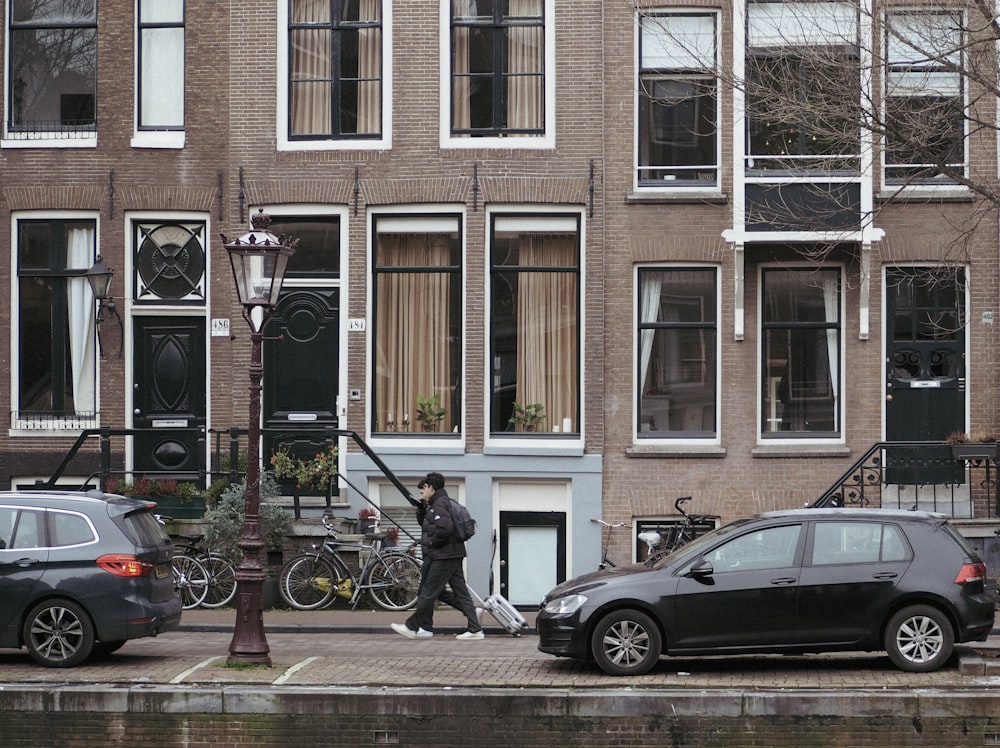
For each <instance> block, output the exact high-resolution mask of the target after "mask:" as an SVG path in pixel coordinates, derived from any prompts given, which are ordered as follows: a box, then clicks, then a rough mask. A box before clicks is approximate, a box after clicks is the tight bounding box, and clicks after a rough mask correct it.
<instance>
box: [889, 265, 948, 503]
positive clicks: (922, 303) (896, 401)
mask: <svg viewBox="0 0 1000 748" xmlns="http://www.w3.org/2000/svg"><path fill="white" fill-rule="evenodd" d="M963 293H964V292H963V283H962V277H961V275H960V273H959V271H956V270H954V269H941V268H912V267H911V268H893V269H891V270H889V271H888V273H887V275H886V299H887V304H886V326H887V330H886V340H887V346H886V347H887V350H886V390H885V393H886V394H885V399H886V407H885V413H886V439H887V440H888V441H944V440H945V439H947V438H948V435H949V434H951V433H952V432H955V431H965V303H964V295H963ZM911 452H912V454H911ZM887 457H888V460H887V461H888V467H889V469H888V470H887V480H888V482H890V483H914V484H931V483H950V482H954V481H955V480H956V479H959V480H960V479H961V477H960V475H956V465H955V463H954V462H953V461H952V460H951V453H950V451H949V450H948V449H947V448H946V447H942V448H941V450H940V454H939V455H936V456H935V455H930V454H929V452H928V450H922V451H920V452H919V453H917V452H916V451H914V450H906V449H893V450H890V452H889V454H888V456H887Z"/></svg>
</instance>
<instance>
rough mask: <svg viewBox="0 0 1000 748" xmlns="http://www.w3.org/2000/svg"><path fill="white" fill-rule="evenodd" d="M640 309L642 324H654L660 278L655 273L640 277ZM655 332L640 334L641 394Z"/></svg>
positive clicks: (657, 309)
mask: <svg viewBox="0 0 1000 748" xmlns="http://www.w3.org/2000/svg"><path fill="white" fill-rule="evenodd" d="M641 293H642V309H640V310H639V315H640V317H639V319H640V321H642V322H646V323H648V322H656V315H657V312H658V311H659V309H660V278H659V275H658V274H657V273H643V276H642V289H641ZM655 336H656V330H643V331H642V332H641V333H640V336H639V338H640V343H639V364H640V371H641V372H642V379H641V380H640V381H639V386H640V388H641V390H642V392H645V391H646V378H647V377H648V376H649V360H650V357H651V356H652V353H653V339H654V337H655Z"/></svg>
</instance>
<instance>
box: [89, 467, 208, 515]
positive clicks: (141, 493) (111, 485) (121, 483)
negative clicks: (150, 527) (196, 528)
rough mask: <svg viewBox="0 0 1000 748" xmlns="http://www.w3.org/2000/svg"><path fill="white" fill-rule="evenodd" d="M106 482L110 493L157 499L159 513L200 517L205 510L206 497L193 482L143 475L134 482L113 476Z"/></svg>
mask: <svg viewBox="0 0 1000 748" xmlns="http://www.w3.org/2000/svg"><path fill="white" fill-rule="evenodd" d="M106 485H107V489H108V493H117V494H121V495H122V496H131V497H133V498H137V499H149V500H150V501H155V502H156V508H157V513H158V514H163V515H165V516H168V517H170V518H172V519H199V518H200V517H201V516H202V515H203V514H204V513H205V497H204V495H203V494H202V491H201V489H200V488H198V486H197V485H196V484H194V483H191V482H189V481H181V482H178V481H177V480H176V479H175V478H149V477H146V476H139V477H137V478H136V479H135V480H134V481H129V480H126V479H124V478H109V479H108V481H107V484H106Z"/></svg>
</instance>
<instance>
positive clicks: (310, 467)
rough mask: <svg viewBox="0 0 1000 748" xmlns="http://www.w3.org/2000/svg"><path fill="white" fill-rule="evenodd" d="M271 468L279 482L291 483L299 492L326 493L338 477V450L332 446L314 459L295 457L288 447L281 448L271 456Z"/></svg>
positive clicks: (318, 453) (317, 454)
mask: <svg viewBox="0 0 1000 748" xmlns="http://www.w3.org/2000/svg"><path fill="white" fill-rule="evenodd" d="M271 468H272V469H273V470H274V477H275V478H277V479H278V480H282V481H289V482H292V483H294V484H295V487H296V488H297V489H299V490H302V489H303V488H307V489H316V490H319V491H325V490H326V488H327V486H329V485H330V483H331V481H332V480H333V479H334V477H336V475H337V469H338V468H337V448H336V447H334V446H330V447H329V448H328V449H326V450H325V451H323V452H317V453H316V454H315V455H314V456H313V457H310V458H308V459H302V458H299V457H294V456H293V455H292V454H291V453H290V452H289V450H288V447H281V448H279V449H278V451H276V452H275V453H274V454H273V455H271Z"/></svg>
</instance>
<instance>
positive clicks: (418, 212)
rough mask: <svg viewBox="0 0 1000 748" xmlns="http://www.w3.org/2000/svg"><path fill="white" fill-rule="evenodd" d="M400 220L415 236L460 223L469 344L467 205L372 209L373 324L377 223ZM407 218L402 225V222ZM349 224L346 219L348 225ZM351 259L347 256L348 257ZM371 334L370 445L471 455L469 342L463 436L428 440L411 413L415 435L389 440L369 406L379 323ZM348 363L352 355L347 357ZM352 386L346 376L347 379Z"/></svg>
mask: <svg viewBox="0 0 1000 748" xmlns="http://www.w3.org/2000/svg"><path fill="white" fill-rule="evenodd" d="M392 217H397V218H396V221H394V223H396V226H397V227H403V226H405V224H404V223H403V222H404V221H405V222H406V224H409V226H410V228H409V229H408V230H413V231H426V232H433V231H435V230H441V229H443V228H447V226H448V222H450V221H453V220H454V219H456V218H457V219H458V222H459V246H460V250H459V253H460V257H461V261H462V269H461V271H460V272H459V278H460V279H461V283H462V299H461V303H462V325H461V335H462V340H463V341H467V340H468V324H469V310H468V306H469V304H468V298H469V285H468V284H469V278H468V272H469V268H468V264H469V258H468V249H467V242H468V233H469V221H468V215H467V213H466V209H465V206H464V205H447V204H441V205H420V206H415V205H397V206H392V207H386V208H378V209H370V210H369V211H368V215H367V216H366V221H365V223H366V226H367V234H368V237H367V241H366V257H365V263H366V264H365V267H366V273H365V274H366V279H365V280H366V289H365V291H366V295H367V299H368V309H367V311H368V315H367V319H368V320H369V321H374V320H375V307H374V302H375V272H374V268H375V241H376V236H375V226H376V221H375V219H376V218H380V219H385V218H392ZM400 219H402V220H400ZM346 223H347V221H346V220H345V225H346ZM343 254H344V256H345V257H346V255H347V253H346V252H344V253H343ZM362 329H364V330H365V336H366V338H365V351H366V355H365V391H366V392H367V397H366V398H365V433H366V434H367V435H368V437H367V438H368V442H369V443H370V444H371V445H372V446H373V447H378V449H379V451H380V452H384V453H386V454H413V453H424V454H442V455H455V454H464V453H465V442H466V434H467V433H468V428H469V426H468V423H467V418H466V416H467V413H468V410H469V402H470V393H469V390H468V387H467V376H466V371H467V370H466V366H467V364H466V361H467V359H468V356H469V347H468V345H466V344H465V343H464V342H463V344H462V350H461V356H462V360H461V366H460V372H459V377H460V379H459V381H460V384H461V388H462V412H461V413H460V414H459V416H458V421H457V424H458V431H459V432H458V433H457V434H451V435H450V436H449V438H430V439H428V438H425V437H423V436H421V435H420V433H419V431H416V432H414V427H415V425H416V418H415V414H409V415H410V416H411V418H410V422H411V424H410V434H411V435H410V436H405V435H404V436H398V435H393V436H387V435H386V434H385V433H384V432H377V431H373V429H372V427H373V425H374V424H373V423H372V412H371V407H370V405H368V404H369V403H371V402H373V401H374V399H375V392H374V390H373V389H372V387H373V384H374V381H375V380H374V374H375V368H374V362H375V346H376V344H375V332H376V331H375V324H368V325H364V326H363V328H362ZM345 359H346V356H345ZM345 381H346V377H345Z"/></svg>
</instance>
